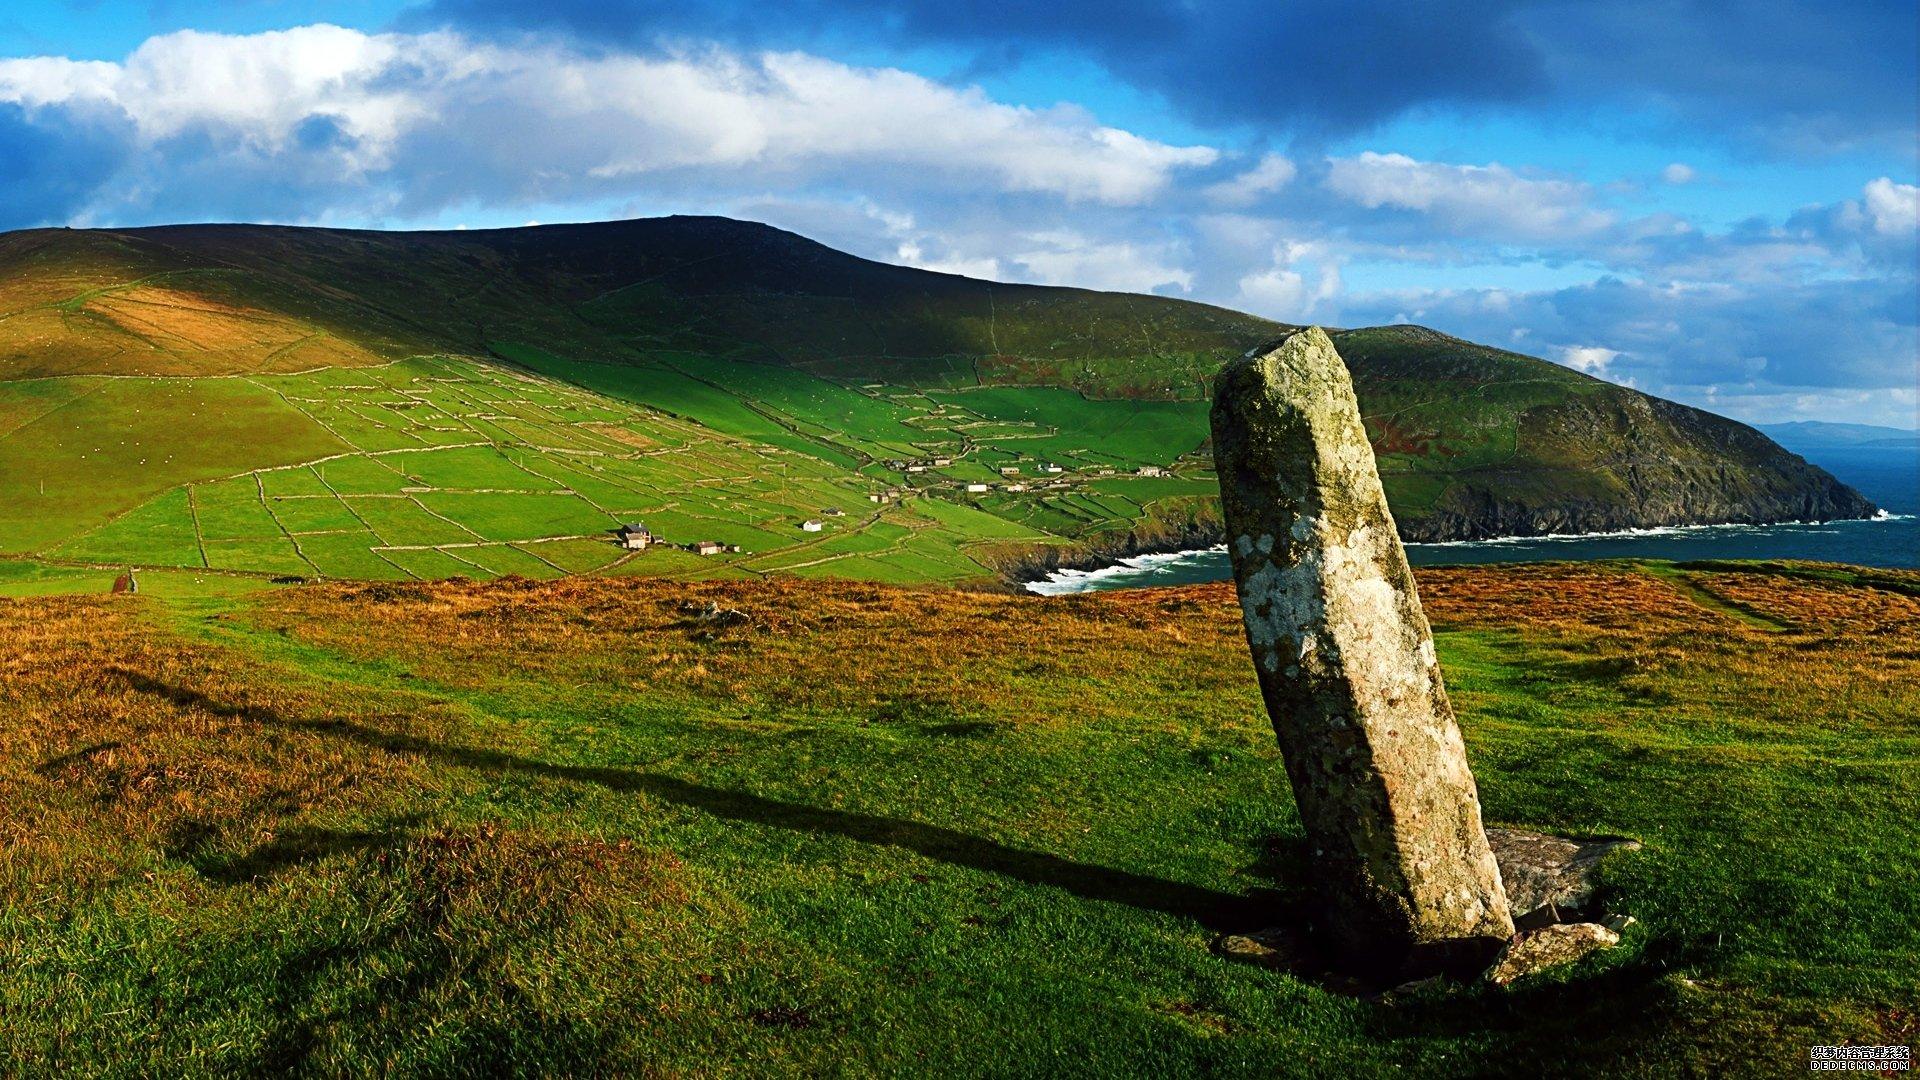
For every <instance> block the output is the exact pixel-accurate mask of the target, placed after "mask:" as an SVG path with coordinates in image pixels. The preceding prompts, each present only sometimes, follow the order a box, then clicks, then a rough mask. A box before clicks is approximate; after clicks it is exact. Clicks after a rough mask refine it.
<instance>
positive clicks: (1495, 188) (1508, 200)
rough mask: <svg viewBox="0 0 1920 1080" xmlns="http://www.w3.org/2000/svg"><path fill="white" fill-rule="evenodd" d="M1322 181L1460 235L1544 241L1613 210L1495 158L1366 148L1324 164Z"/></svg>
mask: <svg viewBox="0 0 1920 1080" xmlns="http://www.w3.org/2000/svg"><path fill="white" fill-rule="evenodd" d="M1327 166H1328V167H1327V179H1326V186H1327V188H1328V190H1330V191H1332V192H1333V193H1334V194H1336V195H1338V196H1340V197H1341V198H1344V199H1346V200H1348V201H1350V202H1353V203H1357V204H1358V205H1360V206H1363V207H1366V208H1367V209H1369V210H1378V209H1381V208H1383V207H1385V208H1391V209H1397V210H1413V211H1418V212H1421V213H1424V214H1427V215H1429V216H1430V217H1431V218H1432V219H1433V220H1434V221H1435V222H1437V223H1439V224H1441V225H1443V226H1445V227H1447V228H1449V229H1451V230H1453V231H1455V232H1457V233H1462V234H1477V235H1486V236H1493V237H1512V238H1521V239H1536V240H1551V239H1566V238H1571V237H1577V236H1583V235H1589V234H1592V233H1596V232H1598V231H1600V230H1602V229H1604V228H1606V227H1607V226H1609V225H1611V224H1612V223H1613V216H1612V215H1611V214H1608V213H1605V212H1603V211H1599V210H1595V209H1593V208H1592V207H1591V206H1590V205H1589V203H1588V198H1587V196H1588V191H1587V188H1586V186H1585V185H1583V184H1577V183H1574V182H1572V181H1568V180H1534V179H1529V178H1527V177H1523V176H1521V175H1519V174H1518V173H1515V172H1514V171H1513V170H1512V169H1509V168H1507V167H1506V166H1504V165H1500V164H1498V163H1495V164H1491V165H1449V164H1445V163H1443V162H1436V161H1418V160H1415V159H1414V158H1410V157H1408V156H1406V155H1405V154H1379V153H1375V152H1373V151H1371V150H1369V151H1366V152H1364V153H1362V154H1360V155H1359V156H1357V157H1350V158H1334V159H1332V160H1330V161H1329V162H1328V163H1327Z"/></svg>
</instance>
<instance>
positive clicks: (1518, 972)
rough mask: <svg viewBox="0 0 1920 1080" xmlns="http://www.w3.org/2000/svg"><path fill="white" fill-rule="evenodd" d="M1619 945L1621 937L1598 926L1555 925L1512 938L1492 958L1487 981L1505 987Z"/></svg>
mask: <svg viewBox="0 0 1920 1080" xmlns="http://www.w3.org/2000/svg"><path fill="white" fill-rule="evenodd" d="M1618 944H1620V935H1619V934H1616V933H1614V932H1613V931H1611V930H1609V929H1607V928H1606V927H1604V926H1601V925H1600V924H1599V923H1555V924H1553V925H1552V926H1543V927H1541V928H1540V929H1538V930H1529V931H1526V932H1524V933H1521V934H1517V935H1515V937H1514V939H1513V940H1512V941H1509V942H1507V947H1506V948H1504V949H1502V950H1500V955H1499V956H1498V957H1496V958H1494V961H1493V966H1492V967H1490V968H1488V969H1487V975H1486V979H1487V981H1488V982H1490V983H1492V984H1494V985H1495V986H1505V985H1507V984H1508V983H1510V982H1512V981H1514V980H1515V979H1518V978H1522V977H1524V976H1527V975H1532V974H1533V973H1535V972H1538V971H1544V970H1546V969H1547V968H1552V967H1559V966H1561V965H1562V964H1571V963H1573V962H1574V961H1575V960H1580V959H1583V958H1585V957H1587V956H1590V955H1592V954H1593V953H1596V952H1599V951H1600V950H1601V949H1611V948H1613V947H1614V946H1615V945H1618Z"/></svg>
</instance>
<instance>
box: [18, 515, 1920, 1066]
mask: <svg viewBox="0 0 1920 1080" xmlns="http://www.w3.org/2000/svg"><path fill="white" fill-rule="evenodd" d="M449 550H459V549H449ZM486 550H488V551H489V553H490V554H489V557H491V554H492V553H493V552H495V551H501V550H511V549H505V548H500V549H486ZM425 553H426V554H434V555H439V554H442V553H440V552H432V551H428V552H425ZM688 558H689V559H691V557H690V556H689V557H688ZM20 565H21V564H6V565H5V566H0V592H6V591H8V590H9V588H10V587H11V586H14V585H18V584H20V583H21V582H20V579H21V577H22V576H23V573H22V571H20V570H19V569H17V568H18V567H19V566H20ZM689 566H690V568H691V569H693V570H695V571H696V572H697V571H699V570H700V569H701V564H699V563H697V562H694V563H690V564H689ZM35 572H36V573H42V574H49V575H60V574H75V573H79V571H74V570H63V569H60V568H47V569H44V570H40V571H35ZM1420 579H1421V586H1422V591H1423V593H1424V595H1425V597H1426V599H1427V606H1428V610H1429V612H1430V613H1431V614H1432V617H1433V619H1434V621H1435V624H1436V627H1437V628H1438V632H1437V642H1438V647H1439V652H1440V656H1441V659H1442V662H1443V664H1444V665H1445V668H1446V673H1447V678H1448V683H1449V686H1450V689H1451V691H1452V693H1453V696H1454V699H1455V701H1456V703H1457V705H1458V708H1459V712H1460V717H1461V725H1462V729H1463V731H1464V733H1465V736H1466V739H1467V743H1468V749H1469V753H1470V755H1471V757H1472V760H1473V765H1474V769H1475V772H1476V774H1477V777H1478V779H1479V783H1480V789H1481V793H1482V798H1483V801H1484V803H1485V807H1486V812H1487V816H1488V819H1489V821H1490V822H1493V823H1496V824H1511V825H1518V826H1524V827H1532V828H1538V829H1544V830H1547V831H1552V832H1558V833H1563V834H1569V835H1592V834H1617V835H1628V836H1633V837H1637V838H1639V839H1641V840H1642V841H1643V842H1644V843H1645V845H1646V848H1645V850H1644V851H1642V852H1639V853H1637V854H1634V855H1631V856H1627V857H1624V858H1618V859H1616V860H1615V861H1613V862H1611V863H1609V864H1608V866H1607V867H1606V869H1605V872H1604V882H1605V884H1604V888H1605V893H1606V902H1607V905H1608V907H1609V909H1610V910H1613V911H1622V912H1627V913H1630V914H1632V915H1634V916H1636V917H1637V918H1638V919H1639V920H1640V921H1639V923H1638V924H1637V925H1636V926H1635V927H1633V928H1632V929H1631V930H1630V931H1629V932H1628V934H1627V936H1626V940H1625V942H1624V943H1623V945H1622V946H1621V947H1620V948H1617V949H1615V950H1612V951H1610V952H1607V953H1604V954H1601V955H1600V956H1597V957H1595V958H1592V959H1590V960H1588V961H1585V962H1583V963H1582V964H1580V965H1578V966H1576V967H1573V968H1570V969H1565V970H1561V971H1557V972H1553V973H1549V974H1544V975H1541V976H1537V977H1535V978H1532V979H1529V980H1525V981H1522V982H1521V983H1518V984H1516V985H1515V986H1514V987H1513V988H1511V989H1508V990H1495V989H1492V988H1488V987H1484V986H1471V987H1469V986H1461V987H1452V988H1446V987H1442V988H1433V989H1429V990H1427V991H1423V992H1420V993H1415V994H1410V995H1399V996H1396V997H1394V998H1392V999H1389V1000H1384V1001H1375V1000H1368V999H1366V998H1364V997H1356V996H1352V995H1351V994H1350V993H1347V992H1343V991H1342V990H1341V989H1340V988H1339V987H1338V986H1329V985H1322V984H1318V983H1315V982H1312V981H1303V980H1300V979H1296V978H1294V977H1292V976H1289V975H1286V974H1282V973H1280V972H1276V971H1272V970H1268V969H1265V968H1261V967H1258V966H1252V965H1248V964H1244V963H1240V962H1236V961H1233V960H1230V959H1227V958H1224V957H1222V956H1219V955H1217V954H1216V953H1215V952H1214V951H1213V948H1212V944H1213V942H1214V941H1215V939H1216V937H1217V936H1218V935H1220V934H1222V933H1226V932H1236V931H1244V930H1248V929H1253V928H1256V927H1260V926H1266V925H1272V924H1274V923H1276V922H1287V921H1290V920H1292V919H1294V918H1297V917H1298V915H1297V913H1298V912H1299V911H1301V910H1302V908H1303V905H1305V904H1307V903H1309V902H1310V899H1311V896H1312V883H1311V881H1310V880H1309V879H1308V878H1307V877H1306V876H1305V873H1306V872H1305V869H1304V864H1303V861H1302V857H1301V853H1300V842H1301V840H1300V835H1301V834H1300V827H1299V823H1298V820H1297V817H1296V815H1295V811H1294V808H1293V804H1292V800H1291V798H1290V796H1289V793H1288V788H1287V781H1286V778H1285V774H1284V771H1283V769H1282V768H1281V764H1280V761H1279V760H1278V756H1277V754H1276V751H1275V747H1274V740H1273V736H1272V734H1271V731H1270V730H1269V728H1268V725H1267V721H1266V718H1265V716H1264V715H1263V714H1262V712H1261V709H1260V706H1259V703H1258V698H1257V693H1256V690H1255V686H1254V680H1253V678H1252V675H1251V672H1250V670H1249V668H1248V664H1247V658H1246V651H1245V644H1244V641H1243V635H1242V632H1241V629H1240V625H1239V619H1238V616H1237V609H1236V607H1235V605H1234V604H1233V601H1232V599H1231V591H1230V587H1228V586H1226V585H1224V584H1222V585H1212V586H1199V587H1191V588H1184V589H1159V590H1141V591H1137V592H1131V593H1107V594H1100V595H1096V596H1088V597H1078V598H1070V599H1041V598H1035V597H1003V596H989V595H984V594H979V593H969V592H959V591H954V590H913V589H898V588H890V587H873V586H863V585H857V584H851V583H846V582H837V583H833V582H828V583H813V582H796V581H792V580H787V581H775V582H740V583H725V584H721V583H705V584H699V583H696V584H669V583H662V582H644V581H640V582H636V581H625V580H594V579H580V578H576V579H570V580H567V581H556V582H549V583H533V582H525V581H519V582H514V581H502V582H494V583H487V584H475V585H419V584H412V583H399V584H379V585H370V586H363V587H354V586H303V587H292V588H272V587H267V588H266V589H265V591H256V592H254V593H252V594H247V595H232V594H231V592H230V588H225V587H230V586H232V585H233V583H236V582H250V583H252V584H253V586H254V587H255V588H256V589H259V588H261V585H260V583H259V582H258V580H257V579H247V578H225V577H219V576H214V575H207V574H206V573H205V572H200V573H198V574H196V573H195V572H191V571H171V572H164V573H162V572H156V573H153V574H151V575H149V577H148V580H149V582H150V583H151V584H150V586H149V587H148V588H147V589H146V590H144V591H143V594H142V595H141V596H139V597H136V598H132V599H126V598H116V599H112V600H109V599H108V598H105V597H99V596H92V597H68V598H38V599H31V600H24V601H0V635H4V636H5V640H6V641H7V643H8V646H9V655H10V656H13V657H15V661H14V662H12V663H10V664H8V665H6V666H4V667H0V702H4V703H5V704H6V706H7V708H8V710H9V714H10V715H11V716H12V717H13V718H14V719H15V722H14V723H12V724H9V725H7V726H6V727H5V729H4V730H3V731H0V782H4V784H5V785H6V789H7V791H8V797H7V799H6V800H4V802H0V839H4V841H5V843H6V850H7V852H8V855H7V858H6V859H4V860H0V970H5V971H6V972H7V977H6V978H5V979H0V1016H4V1017H5V1019H6V1027H5V1031H6V1034H5V1042H6V1045H7V1049H8V1053H9V1063H10V1065H9V1067H10V1068H12V1069H16V1070H19V1071H21V1072H23V1073H28V1074H52V1073H59V1074H62V1075H128V1074H141V1075H208V1074H229V1073H262V1072H273V1073H280V1072H289V1071H291V1072H302V1073H313V1074H320V1075H359V1074H364V1073H367V1072H392V1073H400V1074H414V1075H418V1074H460V1073H469V1072H472V1071H475V1070H476V1069H477V1068H480V1067H481V1066H479V1065H477V1064H476V1063H480V1062H484V1063H485V1065H484V1069H485V1071H488V1072H491V1073H513V1074H525V1075H585V1074H596V1075H597V1074H633V1073H642V1074H645V1073H660V1074H669V1075H671V1074H698V1075H753V1076H765V1075H793V1076H800V1075H809V1076H812V1075H871V1074H875V1073H880V1074H892V1075H901V1074H913V1075H949V1076H1034V1075H1042V1074H1044V1075H1058V1076H1113V1075H1214V1076H1227V1077H1237V1076H1249V1077H1251V1076H1274V1075H1282V1076H1301V1077H1319V1076H1326V1075H1329V1074H1330V1073H1331V1074H1337V1075H1375V1074H1381V1073H1387V1072H1404V1073H1406V1074H1409V1075H1445V1074H1458V1075H1468V1076H1484V1075H1497V1076H1523V1077H1537V1076H1543V1075H1576V1074H1577V1075H1595V1074H1603V1075H1610V1076H1671V1075H1731V1076H1775V1075H1783V1074H1787V1073H1792V1072H1797V1071H1800V1070H1803V1069H1804V1068H1805V1061H1806V1056H1807V1047H1808V1046H1809V1045H1811V1044H1814V1043H1822V1044H1838V1043H1847V1042H1852V1043H1870V1044H1886V1043H1911V1042H1912V1041H1913V1040H1914V1038H1915V1037H1916V1034H1920V1032H1916V1028H1915V1017H1916V1015H1920V981H1917V980H1916V979H1915V976H1914V969H1913V956H1914V955H1915V954H1916V952H1917V951H1920V900H1917V899H1916V898H1920V856H1917V855H1916V849H1915V847H1914V845H1913V843H1912V828H1911V823H1912V821H1913V819H1914V817H1915V815H1916V814H1920V786H1917V784H1916V777H1920V773H1917V772H1916V771H1915V770H1914V769H1913V768H1912V767H1911V766H1912V763H1913V761H1914V760H1915V757H1916V754H1920V729H1916V727H1915V725H1914V717H1915V716H1917V715H1920V700H1916V697H1915V688H1916V687H1920V670H1916V663H1917V662H1920V660H1917V658H1916V656H1915V654H1914V651H1913V650H1912V648H1911V647H1910V643H1911V641H1912V640H1913V634H1914V633H1915V632H1916V629H1920V600H1916V599H1915V594H1916V593H1920V579H1917V578H1915V577H1914V576H1913V575H1903V574H1885V573H1883V574H1878V575H1873V576H1871V577H1869V576H1865V575H1859V574H1855V573H1853V572H1851V571H1846V570H1844V569H1843V568H1832V567H1829V568H1821V569H1819V570H1818V571H1817V572H1815V571H1814V570H1811V569H1809V570H1802V569H1800V568H1793V567H1783V568H1776V569H1761V568H1756V567H1751V566H1742V565H1739V564H1728V565H1723V566H1718V567H1713V568H1692V569H1688V568H1679V567H1672V566H1654V567H1644V568H1643V567H1637V566H1633V565H1625V564H1622V565H1608V566H1593V565H1589V566H1539V565H1535V566H1527V567H1506V568H1493V567H1488V568H1474V569H1465V570H1422V571H1421V572H1420ZM709 602H711V603H712V604H714V605H716V606H717V607H719V608H723V609H738V610H739V611H741V612H744V614H745V618H744V620H739V621H736V620H727V621H718V622H716V621H710V620H705V619H703V618H701V617H700V615H699V612H700V611H702V610H703V609H704V607H705V605H706V604H708V603H709Z"/></svg>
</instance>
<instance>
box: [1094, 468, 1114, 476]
mask: <svg viewBox="0 0 1920 1080" xmlns="http://www.w3.org/2000/svg"><path fill="white" fill-rule="evenodd" d="M1093 475H1095V476H1112V475H1113V470H1112V469H1095V470H1093Z"/></svg>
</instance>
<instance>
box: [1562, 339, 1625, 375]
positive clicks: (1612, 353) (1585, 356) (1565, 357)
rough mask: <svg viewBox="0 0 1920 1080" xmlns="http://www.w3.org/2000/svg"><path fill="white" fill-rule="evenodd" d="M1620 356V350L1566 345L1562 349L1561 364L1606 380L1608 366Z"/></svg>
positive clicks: (1594, 346)
mask: <svg viewBox="0 0 1920 1080" xmlns="http://www.w3.org/2000/svg"><path fill="white" fill-rule="evenodd" d="M1619 355H1620V350H1618V349H1603V348H1601V347H1600V346H1598V345H1566V346H1562V347H1561V349H1560V362H1561V363H1562V364H1565V365H1566V366H1567V367H1570V368H1572V369H1573V370H1575V371H1584V372H1586V373H1587V374H1589V375H1598V376H1600V377H1602V378H1604V377H1605V376H1606V374H1607V365H1609V364H1611V363H1613V361H1614V358H1615V357H1618V356H1619Z"/></svg>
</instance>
